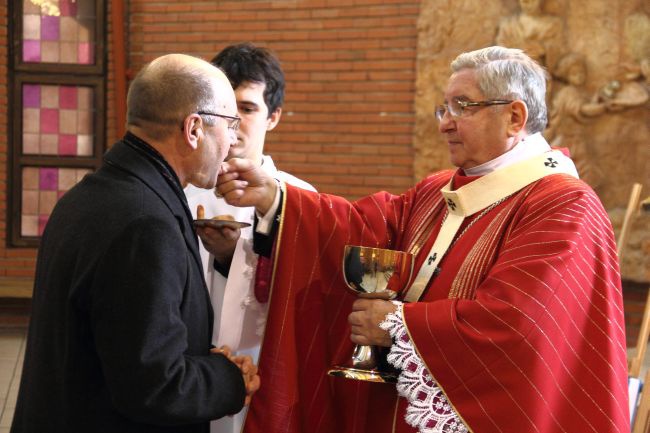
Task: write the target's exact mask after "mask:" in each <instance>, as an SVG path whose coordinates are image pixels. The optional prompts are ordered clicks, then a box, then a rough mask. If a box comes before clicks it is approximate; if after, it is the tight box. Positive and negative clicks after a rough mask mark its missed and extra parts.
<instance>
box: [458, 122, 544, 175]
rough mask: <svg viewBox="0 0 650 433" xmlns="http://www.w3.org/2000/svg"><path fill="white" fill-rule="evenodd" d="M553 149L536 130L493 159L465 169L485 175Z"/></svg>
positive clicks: (467, 173)
mask: <svg viewBox="0 0 650 433" xmlns="http://www.w3.org/2000/svg"><path fill="white" fill-rule="evenodd" d="M549 150H551V146H550V145H549V144H548V143H547V142H546V140H545V139H544V137H542V134H540V133H539V132H536V133H534V134H532V135H528V136H526V137H524V138H523V139H522V140H521V141H519V143H517V144H516V145H515V147H513V148H512V149H510V150H509V151H507V152H506V153H504V154H503V155H500V156H497V157H496V158H494V159H493V160H491V161H488V162H484V163H483V164H481V165H477V166H476V167H472V168H468V169H466V170H465V169H463V171H464V172H465V174H466V175H467V176H483V175H486V174H488V173H492V172H493V171H494V170H498V169H500V168H504V167H507V166H509V165H511V164H514V163H515V162H519V161H523V160H524V159H528V158H530V157H533V156H537V155H539V154H542V153H544V152H548V151H549Z"/></svg>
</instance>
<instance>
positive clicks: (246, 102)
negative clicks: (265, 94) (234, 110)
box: [237, 99, 259, 107]
mask: <svg viewBox="0 0 650 433" xmlns="http://www.w3.org/2000/svg"><path fill="white" fill-rule="evenodd" d="M237 104H240V105H252V106H254V107H259V105H258V104H257V102H253V101H249V100H246V99H244V100H241V101H237Z"/></svg>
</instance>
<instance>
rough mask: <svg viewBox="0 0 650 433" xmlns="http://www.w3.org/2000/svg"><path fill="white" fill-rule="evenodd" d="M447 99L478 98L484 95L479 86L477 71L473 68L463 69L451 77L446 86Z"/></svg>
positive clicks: (445, 94)
mask: <svg viewBox="0 0 650 433" xmlns="http://www.w3.org/2000/svg"><path fill="white" fill-rule="evenodd" d="M444 96H445V101H450V100H452V99H454V98H460V99H470V100H477V99H481V98H482V97H483V92H481V89H480V88H479V86H478V78H477V75H476V71H475V70H473V69H461V70H460V71H456V72H454V73H453V74H451V76H450V77H449V80H448V81H447V87H446V88H445V93H444Z"/></svg>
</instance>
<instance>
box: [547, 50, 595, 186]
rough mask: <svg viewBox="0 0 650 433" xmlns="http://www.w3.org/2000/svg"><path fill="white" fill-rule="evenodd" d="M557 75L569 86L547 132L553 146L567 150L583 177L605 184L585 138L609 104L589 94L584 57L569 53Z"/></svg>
mask: <svg viewBox="0 0 650 433" xmlns="http://www.w3.org/2000/svg"><path fill="white" fill-rule="evenodd" d="M555 76H556V77H558V79H560V80H561V81H563V82H565V83H566V85H565V86H564V87H562V88H561V89H559V90H558V91H557V92H556V93H555V96H554V97H553V102H552V104H551V108H550V112H549V127H548V128H547V129H546V131H544V135H545V136H546V139H547V140H548V141H549V142H550V143H551V145H553V146H557V147H566V148H568V149H569V150H570V151H571V158H573V160H574V161H575V163H576V166H577V168H578V173H579V174H580V177H581V178H582V179H583V180H584V181H585V182H587V183H588V184H589V185H591V186H592V187H593V188H596V187H597V186H598V185H599V184H600V182H601V181H602V178H603V176H602V171H601V170H600V169H599V167H598V165H597V164H595V163H594V158H593V153H592V152H590V150H591V149H590V146H589V142H588V141H587V140H586V139H585V123H586V122H587V121H588V118H592V117H597V116H600V115H601V114H603V113H605V111H606V109H607V103H606V102H603V101H601V97H600V95H599V94H596V95H594V96H593V97H588V96H587V95H585V91H584V84H585V82H586V79H587V65H586V62H585V59H584V57H583V56H582V55H580V54H577V53H569V54H566V55H565V56H563V57H562V58H561V59H560V61H559V62H558V64H557V67H556V68H555Z"/></svg>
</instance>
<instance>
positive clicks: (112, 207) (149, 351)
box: [11, 134, 245, 433]
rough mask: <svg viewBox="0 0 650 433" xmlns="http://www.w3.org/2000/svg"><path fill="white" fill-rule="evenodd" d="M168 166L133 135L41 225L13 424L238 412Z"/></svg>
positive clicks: (184, 427)
mask: <svg viewBox="0 0 650 433" xmlns="http://www.w3.org/2000/svg"><path fill="white" fill-rule="evenodd" d="M211 332H212V309H211V306H210V302H209V299H208V293H207V290H206V287H205V283H204V280H203V271H202V269H201V261H200V258H199V252H198V243H197V238H196V234H195V232H194V230H193V228H192V225H191V215H190V214H189V209H187V205H186V203H185V199H184V196H183V195H182V190H181V186H180V184H179V182H178V179H177V178H176V176H175V174H173V172H171V169H170V168H169V167H168V166H167V165H166V163H165V162H164V161H163V160H162V157H161V156H160V155H156V152H155V151H153V150H152V149H151V148H148V146H147V145H146V144H145V143H144V142H142V141H141V140H139V139H138V138H137V137H135V136H134V135H131V134H127V136H126V137H125V138H124V139H123V140H122V141H120V142H118V143H117V144H115V145H114V146H113V148H112V149H111V150H110V151H109V152H108V153H107V154H106V156H105V158H104V164H103V165H102V167H101V168H100V169H99V170H98V171H97V172H96V173H94V174H91V175H88V176H86V177H85V178H84V179H83V180H82V181H81V182H80V183H79V184H78V185H77V186H75V187H74V188H72V189H71V190H70V191H69V192H68V193H66V194H65V195H64V196H63V197H62V198H61V199H60V200H59V202H58V204H57V206H56V208H55V209H54V211H53V213H52V215H51V217H50V220H49V222H48V224H47V227H46V230H45V233H44V234H43V238H42V242H41V246H40V251H39V256H38V263H37V269H36V279H35V287H34V298H33V315H32V320H31V324H30V328H29V335H28V341H27V348H26V354H25V364H24V369H23V375H22V381H21V385H20V391H19V396H18V401H17V407H16V413H15V416H14V421H13V426H12V430H11V432H12V433H22V432H38V433H46V432H66V433H72V432H84V433H89V432H93V433H99V432H116V433H117V432H119V433H127V432H172V431H173V432H207V431H209V420H211V419H214V418H218V417H221V416H224V415H227V414H232V413H236V412H238V411H239V410H240V409H241V407H242V405H243V401H244V397H245V388H244V382H243V379H242V375H241V373H240V371H239V369H238V368H237V367H236V366H235V365H234V364H232V363H231V362H230V361H228V360H227V359H226V358H225V357H224V356H222V355H213V354H210V353H209V349H210V341H211Z"/></svg>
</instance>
